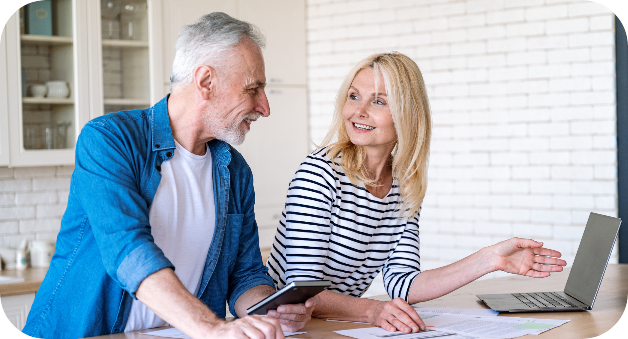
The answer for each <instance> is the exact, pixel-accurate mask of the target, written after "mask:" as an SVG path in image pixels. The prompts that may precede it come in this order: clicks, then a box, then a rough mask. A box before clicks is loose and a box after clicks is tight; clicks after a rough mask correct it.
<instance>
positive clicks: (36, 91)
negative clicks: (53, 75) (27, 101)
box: [29, 85, 48, 98]
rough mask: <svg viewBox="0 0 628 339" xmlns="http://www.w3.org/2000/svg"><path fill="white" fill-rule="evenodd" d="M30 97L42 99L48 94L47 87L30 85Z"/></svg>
mask: <svg viewBox="0 0 628 339" xmlns="http://www.w3.org/2000/svg"><path fill="white" fill-rule="evenodd" d="M29 90H30V95H31V96H32V97H34V98H43V97H45V96H46V93H48V86H46V85H30V86H29Z"/></svg>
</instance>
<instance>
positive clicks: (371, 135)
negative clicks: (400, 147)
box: [342, 68, 397, 151]
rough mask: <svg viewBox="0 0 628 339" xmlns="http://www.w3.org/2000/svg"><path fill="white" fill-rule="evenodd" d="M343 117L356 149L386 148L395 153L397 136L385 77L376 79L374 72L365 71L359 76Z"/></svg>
mask: <svg viewBox="0 0 628 339" xmlns="http://www.w3.org/2000/svg"><path fill="white" fill-rule="evenodd" d="M375 76H377V88H375ZM342 116H343V118H344V120H345V127H346V129H347V133H348V134H349V138H350V139H351V142H352V143H353V144H354V145H358V146H366V147H382V146H383V147H385V148H390V151H392V148H393V147H394V145H395V142H396V141H397V132H396V131H395V125H394V123H393V119H392V115H391V114H390V108H389V107H388V97H387V96H386V88H385V86H384V78H383V77H382V74H381V73H379V72H378V73H377V75H375V71H374V70H373V69H372V68H365V69H363V70H361V71H360V72H358V74H356V76H355V78H354V79H353V82H352V83H351V87H350V88H349V92H348V93H347V101H346V102H345V106H344V107H343V108H342Z"/></svg>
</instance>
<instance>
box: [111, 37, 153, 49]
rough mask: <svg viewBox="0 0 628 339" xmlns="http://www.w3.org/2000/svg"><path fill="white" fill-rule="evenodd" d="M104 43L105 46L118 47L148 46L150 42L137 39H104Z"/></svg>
mask: <svg viewBox="0 0 628 339" xmlns="http://www.w3.org/2000/svg"><path fill="white" fill-rule="evenodd" d="M102 45H103V47H118V48H148V42H146V41H136V40H115V39H103V41H102Z"/></svg>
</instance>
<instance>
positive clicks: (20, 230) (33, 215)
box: [0, 166, 74, 247]
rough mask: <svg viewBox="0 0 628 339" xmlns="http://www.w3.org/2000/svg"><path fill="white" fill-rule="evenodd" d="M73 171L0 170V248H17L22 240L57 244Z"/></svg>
mask: <svg viewBox="0 0 628 339" xmlns="http://www.w3.org/2000/svg"><path fill="white" fill-rule="evenodd" d="M73 170H74V167H73V166H65V167H64V166H57V167H27V168H6V167H0V246H2V247H17V246H18V245H19V243H20V241H21V240H22V239H29V240H34V239H41V240H47V241H50V242H55V241H56V239H57V233H58V232H59V228H60V226H61V217H62V216H63V212H65V208H66V205H67V201H68V194H69V192H70V177H71V175H72V171H73Z"/></svg>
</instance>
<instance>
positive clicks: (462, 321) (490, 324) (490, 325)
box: [423, 313, 569, 339]
mask: <svg viewBox="0 0 628 339" xmlns="http://www.w3.org/2000/svg"><path fill="white" fill-rule="evenodd" d="M425 315H426V316H425V317H423V322H425V325H427V326H428V327H431V328H433V329H435V330H439V331H448V332H455V333H460V334H470V335H478V336H487V337H495V338H504V339H506V338H516V337H520V336H522V335H527V334H540V333H543V332H545V331H547V330H550V329H552V328H555V327H557V326H560V325H563V324H565V323H567V322H569V320H557V319H536V318H517V317H476V316H469V315H456V314H431V315H430V314H428V313H425Z"/></svg>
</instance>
